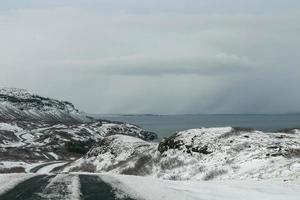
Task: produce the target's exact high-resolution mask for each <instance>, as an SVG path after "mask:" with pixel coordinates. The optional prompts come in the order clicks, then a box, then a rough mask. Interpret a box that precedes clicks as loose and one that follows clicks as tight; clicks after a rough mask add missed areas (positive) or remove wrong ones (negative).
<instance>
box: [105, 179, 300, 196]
mask: <svg viewBox="0 0 300 200" xmlns="http://www.w3.org/2000/svg"><path fill="white" fill-rule="evenodd" d="M102 178H103V179H104V180H105V181H107V182H108V183H110V184H112V185H113V186H114V187H115V188H117V189H119V190H121V191H126V192H127V193H128V194H130V195H131V196H133V197H136V198H137V199H139V198H141V199H145V200H166V199H172V200H177V199H178V200H182V199H184V200H196V199H203V200H205V199H209V200H225V199H231V200H235V199H237V200H240V199H244V200H253V199H264V200H267V199H270V200H277V199H278V200H283V199H285V200H289V199H290V200H292V199H294V200H296V199H297V200H298V199H299V196H300V179H298V180H293V181H287V182H284V181H283V180H264V181H166V180H159V179H154V178H146V177H137V176H124V175H118V176H117V175H115V176H103V177H102Z"/></svg>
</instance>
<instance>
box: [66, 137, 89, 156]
mask: <svg viewBox="0 0 300 200" xmlns="http://www.w3.org/2000/svg"><path fill="white" fill-rule="evenodd" d="M93 144H94V141H93V140H87V141H70V142H67V143H66V144H65V147H66V149H67V151H69V152H72V153H77V154H86V153H87V152H88V151H89V150H90V148H91V147H92V146H93Z"/></svg>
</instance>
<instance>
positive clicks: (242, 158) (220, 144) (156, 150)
mask: <svg viewBox="0 0 300 200" xmlns="http://www.w3.org/2000/svg"><path fill="white" fill-rule="evenodd" d="M87 164H90V165H94V166H95V170H96V171H97V172H103V171H104V172H110V173H118V174H129V175H143V176H154V177H158V178H163V179H169V180H191V179H192V180H212V179H268V178H295V177H298V178H299V177H300V131H299V130H288V131H286V133H284V132H280V133H264V132H260V131H255V130H251V129H240V128H231V127H224V128H201V129H192V130H187V131H182V132H179V133H176V134H174V135H173V136H171V137H169V138H166V139H164V140H163V141H162V142H160V143H159V144H157V143H149V142H145V141H141V140H139V139H137V138H128V137H124V136H121V135H115V136H110V137H107V138H105V139H104V140H102V141H100V143H99V144H98V147H94V148H93V149H91V150H90V151H89V152H88V153H87V155H86V156H85V157H84V158H82V159H80V160H78V161H76V162H75V163H73V164H72V166H73V167H76V169H77V170H78V169H80V165H87ZM72 166H71V167H69V168H68V170H71V171H72Z"/></svg>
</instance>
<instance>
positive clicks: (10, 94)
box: [0, 88, 91, 122]
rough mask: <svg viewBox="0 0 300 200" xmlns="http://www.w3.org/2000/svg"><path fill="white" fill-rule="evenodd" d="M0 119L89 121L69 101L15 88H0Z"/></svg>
mask: <svg viewBox="0 0 300 200" xmlns="http://www.w3.org/2000/svg"><path fill="white" fill-rule="evenodd" d="M0 120H1V121H4V120H29V121H41V120H42V121H48V122H52V121H54V122H57V121H60V122H89V121H91V119H90V118H88V117H86V116H85V115H84V114H82V113H80V112H79V111H78V110H77V109H76V108H75V107H74V105H73V104H72V103H70V102H67V101H59V100H56V99H51V98H46V97H42V96H39V95H36V94H33V93H31V92H28V91H27V90H24V89H16V88H0Z"/></svg>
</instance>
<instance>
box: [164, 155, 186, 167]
mask: <svg viewBox="0 0 300 200" xmlns="http://www.w3.org/2000/svg"><path fill="white" fill-rule="evenodd" d="M183 164H184V162H183V161H182V160H179V159H178V158H176V157H171V158H167V159H166V160H163V161H161V163H160V167H161V169H162V170H170V169H174V168H177V167H180V166H182V165H183Z"/></svg>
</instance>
